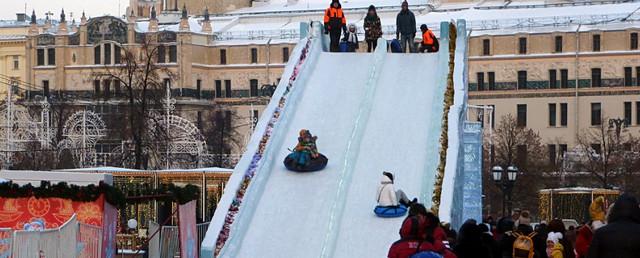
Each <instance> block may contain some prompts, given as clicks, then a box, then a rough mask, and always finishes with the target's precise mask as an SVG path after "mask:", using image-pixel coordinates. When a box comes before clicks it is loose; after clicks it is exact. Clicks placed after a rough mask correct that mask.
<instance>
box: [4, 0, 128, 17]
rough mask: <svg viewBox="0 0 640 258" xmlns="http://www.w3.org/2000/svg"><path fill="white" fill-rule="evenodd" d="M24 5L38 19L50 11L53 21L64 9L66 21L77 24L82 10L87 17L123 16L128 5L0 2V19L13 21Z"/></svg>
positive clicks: (118, 1) (118, 0) (81, 0)
mask: <svg viewBox="0 0 640 258" xmlns="http://www.w3.org/2000/svg"><path fill="white" fill-rule="evenodd" d="M25 4H26V6H27V8H26V9H27V13H28V14H29V15H31V10H35V11H36V17H38V18H44V17H45V13H47V12H49V11H51V12H52V13H53V15H54V17H55V19H56V20H58V19H60V10H62V8H64V12H65V14H66V15H67V20H68V21H71V20H72V19H73V18H75V19H76V21H77V22H80V17H81V16H82V11H83V10H84V11H85V13H86V15H87V17H97V16H102V15H105V14H110V15H114V16H117V15H118V14H120V15H123V14H124V13H125V10H126V8H127V6H128V5H129V0H0V6H1V8H0V19H1V20H13V19H15V18H16V13H22V12H24V10H25ZM118 6H120V8H118ZM71 13H73V15H72V14H71Z"/></svg>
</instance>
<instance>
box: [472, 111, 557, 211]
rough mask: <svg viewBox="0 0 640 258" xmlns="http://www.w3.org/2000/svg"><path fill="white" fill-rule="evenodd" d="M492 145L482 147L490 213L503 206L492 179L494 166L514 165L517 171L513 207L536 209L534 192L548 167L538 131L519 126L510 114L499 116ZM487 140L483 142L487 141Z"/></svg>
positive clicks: (486, 193)
mask: <svg viewBox="0 0 640 258" xmlns="http://www.w3.org/2000/svg"><path fill="white" fill-rule="evenodd" d="M491 141H492V143H493V144H492V145H491V144H485V146H484V155H483V157H484V169H483V170H484V171H485V172H484V173H485V175H484V176H483V191H484V195H485V203H486V204H487V205H488V206H489V207H490V211H489V213H494V214H495V213H497V212H498V210H499V209H500V207H501V206H502V204H501V200H502V198H503V197H502V193H501V192H500V189H499V188H498V187H497V186H496V184H495V183H494V182H493V177H492V175H491V168H492V167H493V166H496V165H498V166H503V167H505V166H512V165H514V166H516V167H518V169H519V171H520V173H519V175H518V178H517V180H516V182H515V186H514V188H513V202H514V205H515V206H516V207H521V208H524V209H528V210H531V211H532V212H533V213H534V214H535V211H536V210H537V201H538V199H537V191H538V190H539V189H540V188H541V187H542V186H543V185H544V177H543V171H545V170H546V169H547V167H548V162H545V155H544V153H545V151H544V148H543V146H542V144H541V138H540V135H539V134H538V132H536V131H534V130H532V129H530V128H526V127H521V126H518V123H517V120H516V119H515V118H514V117H513V116H512V115H511V114H508V115H505V116H502V117H501V118H500V121H499V123H498V124H497V126H496V128H495V130H494V131H493V137H492V138H491ZM487 142H488V141H485V143H487Z"/></svg>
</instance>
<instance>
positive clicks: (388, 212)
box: [373, 205, 407, 218]
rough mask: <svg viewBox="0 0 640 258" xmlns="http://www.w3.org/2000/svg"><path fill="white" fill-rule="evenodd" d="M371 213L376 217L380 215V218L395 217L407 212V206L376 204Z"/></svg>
mask: <svg viewBox="0 0 640 258" xmlns="http://www.w3.org/2000/svg"><path fill="white" fill-rule="evenodd" d="M373 213H375V214H376V216H378V217H382V218H396V217H402V216H404V215H405V214H406V213H407V207H406V206H404V205H398V206H380V205H378V206H376V208H375V209H373Z"/></svg>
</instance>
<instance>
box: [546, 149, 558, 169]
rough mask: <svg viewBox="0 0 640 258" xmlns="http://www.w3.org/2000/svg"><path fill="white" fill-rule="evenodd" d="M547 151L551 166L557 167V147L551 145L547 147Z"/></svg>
mask: <svg viewBox="0 0 640 258" xmlns="http://www.w3.org/2000/svg"><path fill="white" fill-rule="evenodd" d="M547 149H548V152H549V165H552V166H555V165H556V155H557V153H556V145H555V144H549V145H547Z"/></svg>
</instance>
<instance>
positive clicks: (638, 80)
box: [636, 66, 640, 86]
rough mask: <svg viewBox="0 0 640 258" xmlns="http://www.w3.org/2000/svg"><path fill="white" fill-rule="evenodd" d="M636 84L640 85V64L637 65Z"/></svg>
mask: <svg viewBox="0 0 640 258" xmlns="http://www.w3.org/2000/svg"><path fill="white" fill-rule="evenodd" d="M636 86H640V66H636Z"/></svg>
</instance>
